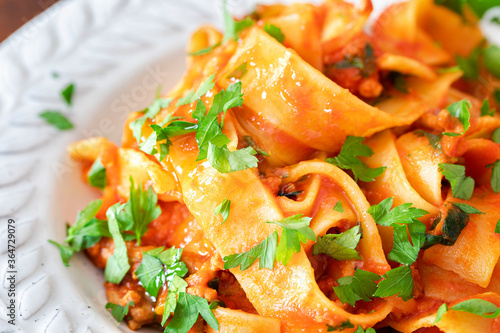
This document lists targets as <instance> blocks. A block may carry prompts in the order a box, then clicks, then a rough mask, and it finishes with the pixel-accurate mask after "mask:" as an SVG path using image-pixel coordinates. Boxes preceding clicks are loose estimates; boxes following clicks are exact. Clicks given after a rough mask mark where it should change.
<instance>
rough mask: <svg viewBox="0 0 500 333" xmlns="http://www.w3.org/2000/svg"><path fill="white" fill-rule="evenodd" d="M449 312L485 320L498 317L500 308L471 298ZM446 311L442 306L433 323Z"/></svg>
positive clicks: (446, 307)
mask: <svg viewBox="0 0 500 333" xmlns="http://www.w3.org/2000/svg"><path fill="white" fill-rule="evenodd" d="M450 309H451V310H454V311H462V312H468V313H472V314H475V315H478V316H481V317H485V318H497V317H498V316H500V308H499V307H497V306H496V305H495V304H493V303H491V302H488V301H485V300H484V299H480V298H472V299H468V300H465V301H463V302H460V303H457V304H455V305H453V306H452V307H451V308H450ZM447 311H448V306H447V305H446V304H443V305H441V306H440V307H439V309H438V313H437V314H436V319H435V320H434V323H437V322H438V321H440V320H441V319H442V318H443V315H444V314H445V313H446V312H447Z"/></svg>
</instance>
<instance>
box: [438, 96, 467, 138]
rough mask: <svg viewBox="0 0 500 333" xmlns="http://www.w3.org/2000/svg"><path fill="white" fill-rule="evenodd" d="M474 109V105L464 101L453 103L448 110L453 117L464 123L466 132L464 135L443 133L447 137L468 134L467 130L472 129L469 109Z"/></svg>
mask: <svg viewBox="0 0 500 333" xmlns="http://www.w3.org/2000/svg"><path fill="white" fill-rule="evenodd" d="M471 107H472V104H471V103H470V102H469V101H467V100H465V99H463V100H461V101H459V102H456V103H453V104H451V105H450V106H448V107H447V108H446V110H448V112H449V113H450V114H451V115H452V116H453V117H456V118H458V120H459V121H460V123H462V125H463V127H464V130H463V131H462V133H450V132H445V133H443V134H444V135H446V136H459V135H462V134H464V133H465V132H467V130H468V129H469V127H470V112H469V109H470V108H471Z"/></svg>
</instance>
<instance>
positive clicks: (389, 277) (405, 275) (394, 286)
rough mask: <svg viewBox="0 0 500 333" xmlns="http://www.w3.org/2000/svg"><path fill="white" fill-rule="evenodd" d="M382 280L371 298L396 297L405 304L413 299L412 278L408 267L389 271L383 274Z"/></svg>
mask: <svg viewBox="0 0 500 333" xmlns="http://www.w3.org/2000/svg"><path fill="white" fill-rule="evenodd" d="M383 278H384V279H383V280H382V281H380V282H379V284H378V287H377V291H375V293H374V294H373V296H376V297H389V296H394V295H398V296H399V297H401V298H402V299H403V301H405V302H406V301H407V300H409V299H410V298H413V278H412V275H411V268H410V267H409V266H401V267H398V268H394V269H391V270H390V271H388V272H387V273H385V274H384V276H383Z"/></svg>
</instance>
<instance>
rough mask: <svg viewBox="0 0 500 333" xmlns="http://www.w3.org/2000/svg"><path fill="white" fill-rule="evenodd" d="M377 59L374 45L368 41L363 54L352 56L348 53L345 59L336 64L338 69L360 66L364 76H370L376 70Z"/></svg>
mask: <svg viewBox="0 0 500 333" xmlns="http://www.w3.org/2000/svg"><path fill="white" fill-rule="evenodd" d="M375 63H376V59H375V56H374V53H373V47H372V46H371V45H370V44H369V43H367V44H366V45H365V48H364V50H363V55H362V56H361V57H360V56H357V55H356V56H350V55H346V56H345V58H344V60H342V61H340V62H338V63H336V64H335V65H334V66H335V67H336V68H338V69H345V68H353V67H354V68H358V69H360V70H361V74H362V75H363V77H369V76H370V75H372V74H373V72H374V71H375V68H376V66H375Z"/></svg>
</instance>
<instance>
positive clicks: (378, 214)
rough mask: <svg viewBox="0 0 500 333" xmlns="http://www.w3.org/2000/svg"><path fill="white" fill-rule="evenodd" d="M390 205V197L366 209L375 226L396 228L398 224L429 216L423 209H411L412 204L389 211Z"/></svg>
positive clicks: (391, 201)
mask: <svg viewBox="0 0 500 333" xmlns="http://www.w3.org/2000/svg"><path fill="white" fill-rule="evenodd" d="M392 203H393V198H392V197H391V198H387V199H384V200H382V201H381V202H380V203H379V204H378V205H373V206H371V207H370V208H369V209H368V213H370V215H371V216H372V217H373V219H374V220H375V222H376V223H377V224H379V225H383V226H386V227H393V226H396V227H397V226H398V224H400V223H403V224H407V223H412V222H413V221H414V220H415V219H418V218H420V217H422V216H424V215H426V214H429V212H427V211H425V210H423V209H420V208H416V207H411V205H412V203H404V204H402V205H399V206H397V207H394V208H393V209H390V208H391V207H392Z"/></svg>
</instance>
